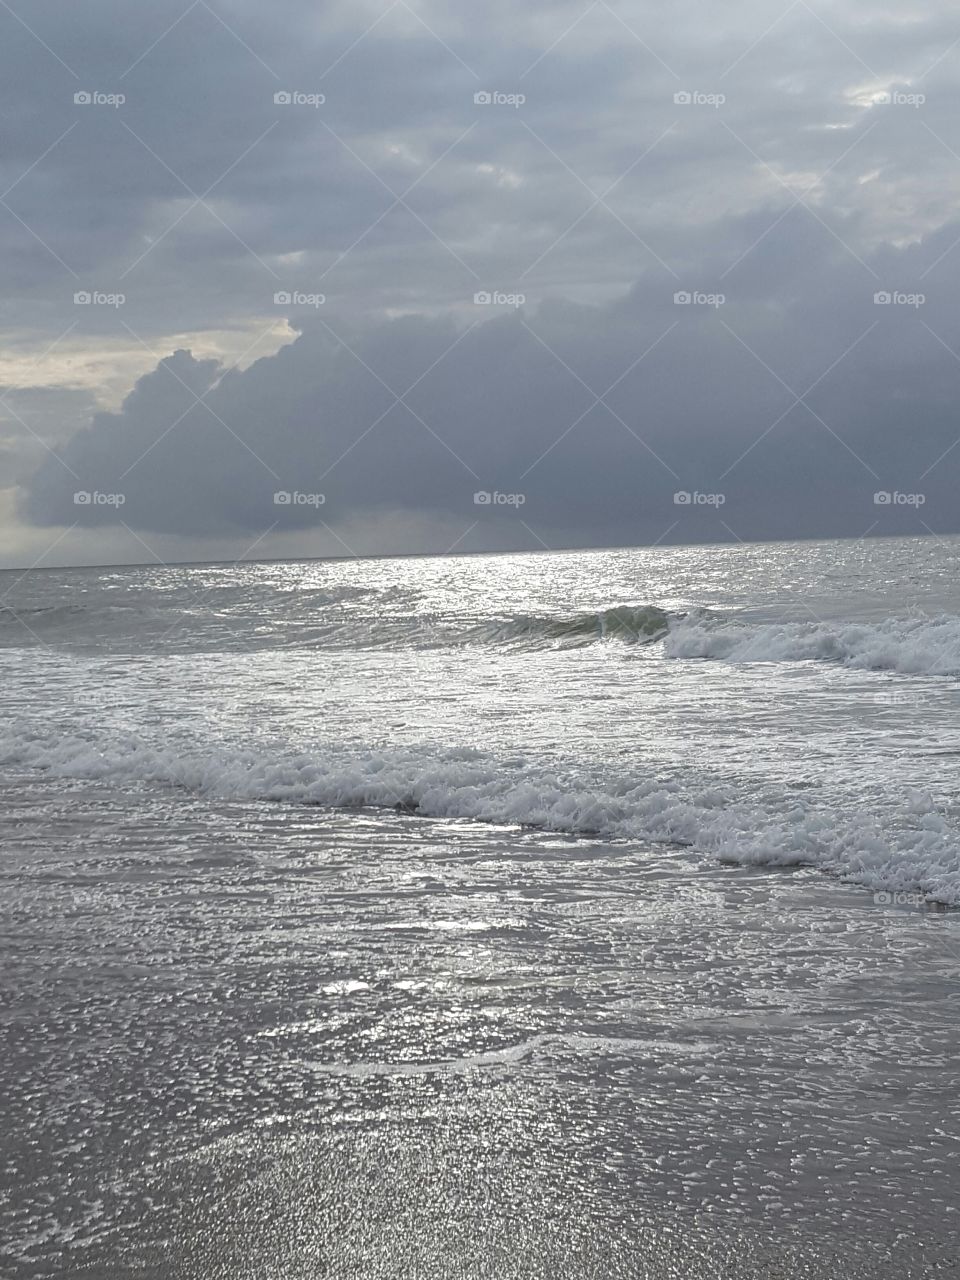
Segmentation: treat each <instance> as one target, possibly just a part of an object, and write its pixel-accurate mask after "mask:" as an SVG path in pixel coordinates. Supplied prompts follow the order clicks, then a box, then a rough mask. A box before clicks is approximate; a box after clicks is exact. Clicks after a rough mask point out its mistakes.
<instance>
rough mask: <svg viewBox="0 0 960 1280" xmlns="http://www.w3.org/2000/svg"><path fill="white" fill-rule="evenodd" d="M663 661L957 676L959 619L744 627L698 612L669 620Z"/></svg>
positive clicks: (808, 623)
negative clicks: (813, 665)
mask: <svg viewBox="0 0 960 1280" xmlns="http://www.w3.org/2000/svg"><path fill="white" fill-rule="evenodd" d="M664 653H665V654H666V656H667V657H669V658H676V659H684V658H705V659H713V660H717V661H724V662H838V663H841V664H842V665H844V666H847V667H852V668H855V669H860V670H869V671H893V672H900V673H902V674H905V675H940V676H955V675H960V618H958V617H956V616H954V615H948V616H944V617H938V618H921V617H913V618H887V619H884V620H882V621H880V622H869V623H867V622H842V621H841V622H837V621H831V622H821V621H817V620H811V621H810V622H790V623H767V624H763V623H752V624H745V623H742V622H737V621H730V620H725V619H722V618H717V617H709V616H704V615H703V614H690V615H688V616H686V617H683V618H677V619H674V620H673V621H672V622H671V624H670V628H669V634H668V635H667V636H666V638H665V641H664Z"/></svg>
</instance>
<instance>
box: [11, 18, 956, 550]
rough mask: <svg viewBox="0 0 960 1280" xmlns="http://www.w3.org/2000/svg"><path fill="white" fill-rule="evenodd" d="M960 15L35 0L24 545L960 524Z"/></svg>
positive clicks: (24, 83) (17, 514) (20, 248)
mask: <svg viewBox="0 0 960 1280" xmlns="http://www.w3.org/2000/svg"><path fill="white" fill-rule="evenodd" d="M958 70H960V15H958V14H951V13H950V12H949V10H948V9H947V7H945V6H944V7H939V6H938V7H934V6H924V7H917V6H914V5H912V4H910V3H909V2H908V3H903V2H895V0H890V2H889V3H879V2H874V0H843V3H839V2H837V3H833V2H830V0H816V3H814V2H811V3H807V2H806V0H794V3H786V2H784V3H780V2H779V0H767V3H763V4H761V3H754V2H753V0H746V3H743V4H740V5H736V6H718V5H717V4H715V3H705V2H702V0H679V3H674V4H672V5H670V6H664V5H659V4H653V3H641V2H640V0H610V3H607V2H606V0H593V2H592V3H590V2H587V0H577V2H576V3H567V2H566V0H531V2H530V3H528V4H526V5H524V6H522V7H519V8H518V7H517V6H516V5H514V4H507V3H503V2H502V0H488V3H485V4H483V5H473V4H469V5H468V4H465V3H462V2H460V0H453V2H451V0H446V2H445V3H439V2H434V0H410V2H409V3H407V0H392V2H390V0H375V2H374V0H370V2H369V3H368V2H367V0H350V2H349V3H339V2H334V3H317V2H316V0H272V3H271V4H269V5H265V4H263V3H262V0H192V3H191V2H190V0H154V2H152V3H151V4H149V5H135V4H133V3H132V2H131V0H125V2H124V0H84V3H83V4H82V5H78V4H76V2H75V0H32V2H31V3H30V4H27V3H26V0H9V3H7V2H6V0H0V137H2V139H3V147H2V151H0V272H2V277H3V278H2V287H0V326H2V343H0V566H4V567H27V566H33V565H57V564H60V565H69V564H95V563H124V562H130V563H143V562H148V563H149V562H156V561H164V562H166V561H181V560H209V559H231V560H234V559H243V558H265V557H285V556H294V557H296V556H316V555H369V554H389V553H400V552H404V553H405V552H412V553H424V552H427V553H439V554H443V553H447V552H451V551H483V550H507V549H518V550H536V549H541V548H542V549H559V548H566V547H590V546H605V545H606V546H610V545H616V546H622V545H634V544H652V543H675V542H709V541H726V542H729V541H737V540H743V541H754V540H761V539H768V538H777V539H780V538H810V537H834V536H843V537H854V538H857V537H863V536H879V535H888V534H929V533H935V534H937V535H944V534H948V533H951V532H955V531H958V529H960V509H958V502H957V498H956V495H957V492H958V489H960V483H958V482H960V413H958V411H957V408H958V404H960V396H958V390H960V212H958V211H960V123H958V122H960V109H958V108H960V79H958Z"/></svg>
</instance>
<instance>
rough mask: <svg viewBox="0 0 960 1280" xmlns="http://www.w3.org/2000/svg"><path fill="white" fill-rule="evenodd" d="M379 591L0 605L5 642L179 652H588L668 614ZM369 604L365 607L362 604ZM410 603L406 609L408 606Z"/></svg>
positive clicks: (650, 636)
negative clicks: (479, 604) (458, 608)
mask: <svg viewBox="0 0 960 1280" xmlns="http://www.w3.org/2000/svg"><path fill="white" fill-rule="evenodd" d="M376 594H377V593H375V592H369V591H366V590H364V591H362V592H361V591H358V590H357V589H354V588H344V589H342V590H338V591H334V592H321V591H309V592H303V593H297V592H289V593H271V594H270V596H269V597H267V598H264V599H261V600H250V599H243V600H242V601H239V602H236V603H235V602H234V600H233V599H232V598H224V597H222V596H219V595H217V593H215V592H211V593H210V594H209V595H208V596H207V597H203V596H202V595H199V594H198V595H197V597H196V598H195V599H194V598H190V599H188V600H186V601H177V602H170V603H167V604H164V605H155V604H154V605H142V604H127V605H112V604H110V605H107V604H103V603H99V604H96V603H91V604H76V605H58V606H52V607H49V608H37V609H21V610H17V611H14V610H12V609H3V608H2V607H0V631H2V633H3V634H4V635H5V642H7V643H10V642H12V643H25V642H28V639H29V638H30V637H32V638H33V640H34V641H35V642H42V641H46V642H49V643H56V644H66V645H69V644H71V643H74V644H79V645H83V644H90V643H98V644H109V643H110V642H111V640H116V641H117V642H118V643H123V642H127V643H129V642H131V641H142V643H143V645H144V646H149V644H150V642H151V639H153V638H156V639H157V640H158V641H159V642H161V643H162V644H163V645H165V646H166V647H173V648H191V647H195V648H198V649H205V648H219V647H221V646H222V647H227V648H229V647H231V646H232V647H235V648H239V649H245V648H270V647H284V648H295V647H304V648H318V649H323V648H331V649H358V650H360V649H390V648H422V649H434V648H458V647H465V646H470V645H475V646H480V647H495V648H505V649H538V648H550V649H565V648H582V647H584V646H586V645H591V644H596V643H598V642H605V641H616V642H618V643H620V644H649V643H651V642H652V641H655V640H658V639H661V638H662V637H663V636H665V635H666V633H667V630H668V627H669V622H670V619H669V615H668V614H667V613H666V612H665V611H664V610H663V609H660V608H658V607H657V606H656V605H652V604H646V605H644V604H641V605H615V606H612V607H609V608H602V609H589V610H583V611H579V612H571V613H568V614H530V613H503V614H494V613H491V614H486V615H484V614H475V615H472V616H471V615H469V614H468V615H458V614H436V613H429V612H406V611H404V612H398V611H396V606H397V600H396V599H395V598H394V597H393V596H392V595H391V596H388V597H385V598H384V600H383V607H382V608H380V609H377V608H376V602H375V600H373V601H369V600H365V599H362V598H363V597H367V596H374V597H375V596H376ZM358 600H362V603H361V604H360V607H356V602H357V601H358ZM403 603H404V604H405V605H407V606H408V607H409V604H408V601H406V600H404V601H403Z"/></svg>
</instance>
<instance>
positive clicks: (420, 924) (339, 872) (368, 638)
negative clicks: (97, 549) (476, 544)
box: [0, 537, 960, 1280]
mask: <svg viewBox="0 0 960 1280" xmlns="http://www.w3.org/2000/svg"><path fill="white" fill-rule="evenodd" d="M0 673H2V681H3V717H2V722H0V850H2V852H0V889H2V892H0V914H2V927H0V960H2V964H0V984H2V985H0V1017H2V1019H3V1044H4V1049H3V1053H2V1055H0V1108H2V1113H3V1114H2V1116H0V1120H2V1129H0V1132H2V1134H3V1139H4V1140H3V1146H2V1152H0V1275H2V1276H3V1277H4V1278H5V1280H6V1277H8V1276H9V1277H21V1276H22V1277H31V1278H35V1280H39V1278H40V1277H66V1276H71V1277H72V1276H84V1277H111V1278H114V1277H131V1278H132V1277H150V1278H152V1277H158V1278H159V1277H161V1276H162V1277H178V1278H180V1277H183V1278H187V1277H197V1280H200V1278H201V1277H202V1278H203V1280H213V1278H220V1277H223V1278H224V1280H226V1278H227V1277H230V1278H231V1280H237V1278H241V1280H243V1278H245V1277H248V1276H249V1277H251V1278H252V1277H257V1278H258V1280H265V1278H272V1277H278V1278H280V1277H283V1278H284V1280H293V1278H298V1280H299V1278H300V1277H308V1276H309V1277H314V1276H325V1277H326V1276H329V1277H348V1276H349V1277H376V1278H380V1277H401V1276H403V1277H410V1276H417V1277H422V1278H423V1280H434V1278H439V1277H474V1276H476V1277H486V1276H490V1277H498V1278H501V1277H502V1278H510V1277H540V1276H543V1277H547V1276H549V1277H571V1278H579V1277H585V1278H586V1277H614V1276H616V1277H620V1276H634V1275H635V1276H644V1277H646V1276H649V1277H658V1278H661V1277H662V1278H664V1280H666V1278H667V1277H681V1276H682V1277H693V1278H694V1280H698V1278H699V1277H703V1278H704V1280H706V1277H721V1278H727V1277H729V1278H730V1280H735V1278H740V1277H743V1278H748V1277H778V1276H784V1277H807V1276H810V1277H818V1278H820V1277H834V1276H836V1277H841V1276H842V1277H853V1278H858V1277H859V1278H862V1280H866V1278H868V1277H871V1278H872V1277H891V1278H892V1277H898V1278H900V1277H912V1276H917V1277H920V1276H928V1275H939V1274H943V1275H960V1269H958V1264H957V1262H956V1256H957V1247H956V1246H957V1239H956V1224H955V1216H956V1211H957V1207H958V1205H960V1163H958V1155H960V1117H958V1114H957V1098H958V1086H960V1044H958V1038H957V1034H956V1029H957V1026H958V1012H960V1009H958V1006H960V987H958V980H957V979H958V973H960V912H957V911H956V910H955V908H956V907H957V906H958V905H960V789H958V760H960V680H958V678H960V539H957V538H946V539H941V538H935V537H929V538H909V539H869V540H863V541H859V542H854V541H832V542H797V543H777V544H752V545H726V546H697V547H689V546H686V547H660V548H653V549H625V550H612V551H590V552H565V553H549V554H547V553H545V554H517V555H497V556H460V557H457V556H450V557H437V558H397V559H378V560H363V561H355V560H354V561H346V560H343V561H323V562H316V561H308V562H299V563H291V562H283V563H240V564H236V565H228V564H210V565H184V566H166V565H160V564H158V565H156V566H143V567H132V568H128V567H106V568H91V569H64V570H55V569H51V570H46V569H45V570H33V571H31V572H27V573H20V572H14V571H9V572H5V573H2V574H0Z"/></svg>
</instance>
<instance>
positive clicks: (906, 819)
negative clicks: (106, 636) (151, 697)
mask: <svg viewBox="0 0 960 1280" xmlns="http://www.w3.org/2000/svg"><path fill="white" fill-rule="evenodd" d="M0 764H2V765H18V766H30V767H34V768H38V769H42V770H44V771H46V772H48V773H49V774H51V775H52V776H55V777H63V778H89V779H100V780H105V781H111V782H123V783H133V784H137V783H140V784H142V783H147V784H152V785H159V786H163V787H178V788H184V789H186V790H189V791H191V792H194V793H197V794H200V795H204V796H210V797H216V798H219V799H228V800H249V801H271V802H281V803H285V804H308V805H322V806H328V807H332V808H333V807H344V808H358V807H372V808H381V809H392V810H396V811H398V812H400V813H404V814H416V815H419V816H421V817H426V818H437V819H461V820H471V821H480V822H486V823H496V824H501V825H505V826H523V827H532V828H538V829H541V830H544V831H550V832H557V833H565V834H568V835H571V836H580V837H594V838H598V839H604V840H611V839H612V840H630V841H639V842H643V843H647V844H651V843H656V844H665V845H682V846H685V847H687V848H688V849H690V850H692V851H694V852H697V853H701V854H704V855H707V856H710V857H712V858H715V859H719V860H721V861H725V862H730V863H739V864H743V865H766V866H779V867H789V866H804V865H806V866H812V867H817V868H819V869H821V870H822V871H825V872H829V873H830V874H832V875H836V876H839V877H842V878H843V879H845V880H849V881H851V882H854V883H857V884H860V885H863V886H865V887H867V888H869V889H872V890H883V891H888V892H901V891H904V892H917V893H919V894H923V895H926V896H928V897H929V898H931V899H934V900H936V901H939V902H944V903H950V904H955V903H956V904H960V831H958V830H957V827H956V825H955V823H954V822H953V821H952V819H951V818H949V817H948V816H946V815H945V814H943V813H942V812H940V811H938V808H937V806H936V804H935V802H934V800H933V799H932V797H931V796H929V795H927V794H926V793H923V792H919V791H916V790H907V789H905V790H904V792H903V793H902V794H901V795H897V796H890V795H888V794H883V793H879V792H878V794H877V795H876V797H875V801H874V804H873V806H872V807H871V808H870V809H867V808H863V809H855V810H852V811H850V812H838V811H835V810H833V809H829V808H826V807H819V806H818V805H817V804H815V803H813V802H810V801H808V800H806V799H804V798H803V797H802V796H798V795H797V793H796V792H794V791H791V790H789V789H788V788H783V787H779V788H777V787H767V788H765V789H764V790H763V791H762V793H760V794H750V793H749V792H748V791H747V790H746V789H737V788H735V787H734V786H732V785H730V784H717V783H713V782H711V781H709V780H705V781H697V780H695V779H692V778H690V779H687V778H683V777H670V778H663V777H657V776H649V777H645V778H639V779H638V778H636V777H632V776H627V775H620V776H617V774H616V772H615V770H612V769H611V770H607V771H605V773H604V775H603V776H602V777H601V776H597V775H596V774H594V773H591V772H589V771H587V770H583V771H581V772H580V773H577V772H576V771H573V770H571V772H570V773H564V774H561V773H559V772H557V771H556V770H552V769H546V768H543V767H541V766H538V765H536V764H528V763H526V762H524V761H522V760H516V759H512V760H498V759H496V758H494V757H492V756H491V755H489V754H487V753H484V752H481V751H479V750H473V749H467V748H465V749H459V750H454V751H449V750H448V751H445V752H440V751H437V750H431V749H429V748H426V747H424V748H422V749H418V750H414V749H397V750H393V751H378V752H370V753H369V754H365V755H361V754H356V753H354V754H352V755H351V754H350V753H349V752H344V751H330V752H328V753H327V754H323V753H322V752H320V751H319V750H318V751H301V752H289V753H284V752H283V751H282V750H280V749H270V750H267V749H264V748H261V749H258V750H254V749H243V748H232V747H230V746H227V745H220V746H218V747H217V748H216V749H208V750H198V749H193V750H191V749H184V748H183V747H178V748H169V749H165V748H164V747H162V746H159V747H158V746H156V745H152V744H150V743H147V742H145V741H143V740H141V739H139V738H137V737H135V736H133V735H124V736H118V737H108V736H105V735H103V736H96V735H93V736H79V735H70V736H64V735H55V734H45V733H37V732H35V731H30V730H27V729H19V730H12V731H10V730H8V731H7V732H5V733H4V734H3V735H2V736H0Z"/></svg>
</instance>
